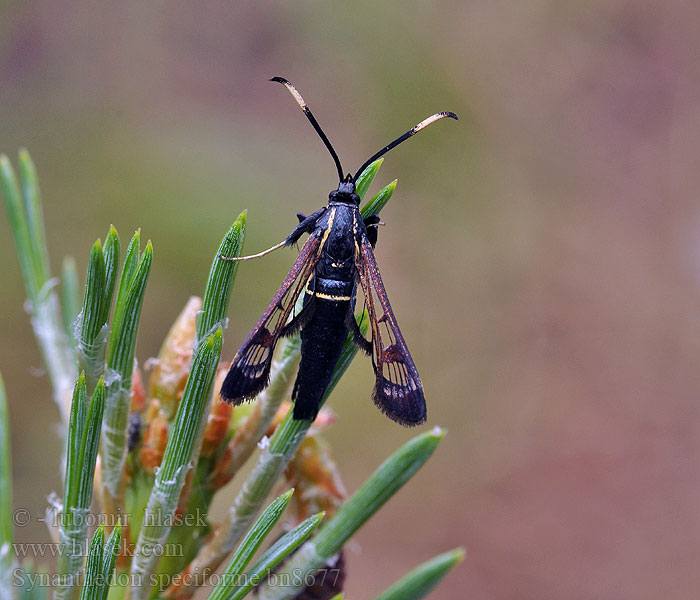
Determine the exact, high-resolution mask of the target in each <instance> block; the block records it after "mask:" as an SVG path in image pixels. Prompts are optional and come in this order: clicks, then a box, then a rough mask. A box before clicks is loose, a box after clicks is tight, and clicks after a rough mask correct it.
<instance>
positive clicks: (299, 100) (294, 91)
mask: <svg viewBox="0 0 700 600" xmlns="http://www.w3.org/2000/svg"><path fill="white" fill-rule="evenodd" d="M270 81H274V82H276V83H281V84H282V85H283V86H284V87H286V88H287V90H288V91H289V93H290V94H291V95H292V97H293V98H294V100H295V101H296V103H297V104H298V105H299V108H301V110H302V111H303V113H304V114H305V115H306V118H307V119H308V120H309V122H310V123H311V125H313V128H314V129H315V130H316V133H318V135H319V137H320V138H321V139H322V140H323V143H324V144H325V145H326V148H328V152H330V153H331V156H332V157H333V162H334V163H335V168H336V169H338V181H343V167H341V166H340V159H339V158H338V155H337V154H336V152H335V150H334V149H333V146H332V144H331V142H330V140H329V139H328V138H327V137H326V134H325V133H323V129H321V126H320V125H319V124H318V121H317V120H316V118H315V117H314V116H313V115H312V114H311V111H310V110H309V107H308V106H307V105H306V102H304V99H303V98H302V97H301V94H300V93H299V92H297V89H296V88H295V87H294V86H293V85H292V84H291V83H289V82H288V81H287V80H286V79H285V78H284V77H273V78H272V79H270Z"/></svg>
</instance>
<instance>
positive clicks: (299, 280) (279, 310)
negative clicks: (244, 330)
mask: <svg viewBox="0 0 700 600" xmlns="http://www.w3.org/2000/svg"><path fill="white" fill-rule="evenodd" d="M319 246H320V240H319V238H318V237H316V236H314V235H312V236H310V237H309V239H308V240H307V241H306V243H305V244H304V246H303V247H302V249H301V251H300V252H299V256H297V259H296V260H295V261H294V264H293V265H292V268H291V269H290V270H289V273H288V274H287V277H285V279H284V281H283V282H282V285H281V286H280V288H279V289H278V290H277V293H276V294H275V296H274V298H273V299H272V302H270V304H269V306H268V307H267V309H266V310H265V312H264V313H263V314H262V316H261V317H260V319H259V320H258V322H257V324H256V325H255V327H253V329H252V331H251V332H250V333H249V334H248V337H247V338H246V340H245V341H244V342H243V345H242V346H241V348H240V349H239V350H238V352H236V355H235V356H234V357H233V361H231V366H230V367H229V372H228V374H227V375H226V378H225V379H224V383H223V385H222V386H221V397H222V398H223V399H224V400H226V401H227V402H232V403H233V404H240V403H241V402H243V400H248V399H251V398H254V397H255V396H257V395H258V394H259V393H260V392H261V391H262V390H263V389H264V388H265V387H266V386H267V384H268V382H269V377H270V367H271V365H272V354H273V352H274V350H275V345H276V344H277V341H278V340H279V338H280V336H281V335H282V334H283V333H284V330H285V326H286V325H287V319H288V318H289V315H290V314H291V312H292V308H293V307H294V304H295V303H296V301H297V298H299V295H300V294H301V292H302V291H303V290H304V287H305V286H306V282H307V281H308V279H309V277H311V274H312V273H313V270H314V267H315V266H316V262H317V261H318V249H319Z"/></svg>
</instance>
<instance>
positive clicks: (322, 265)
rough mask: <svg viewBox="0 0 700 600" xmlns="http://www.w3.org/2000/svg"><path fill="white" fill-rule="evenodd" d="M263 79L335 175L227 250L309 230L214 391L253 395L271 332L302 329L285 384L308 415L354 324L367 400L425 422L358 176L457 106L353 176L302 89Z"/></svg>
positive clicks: (297, 410)
mask: <svg viewBox="0 0 700 600" xmlns="http://www.w3.org/2000/svg"><path fill="white" fill-rule="evenodd" d="M270 81H274V82H277V83H281V84H282V85H284V86H285V87H286V88H287V90H288V91H289V92H290V93H291V94H292V96H293V97H294V99H295V100H296V102H297V104H298V105H299V107H300V108H301V110H302V111H303V112H304V114H305V115H306V117H307V118H308V120H309V121H310V122H311V125H312V126H313V128H314V129H315V130H316V132H317V133H318V135H319V136H320V137H321V139H322V140H323V143H324V144H325V145H326V148H327V149H328V151H329V152H330V154H331V156H332V157H333V161H334V162H335V166H336V168H337V170H338V179H339V183H338V188H337V189H335V190H332V191H331V192H330V194H329V196H328V204H326V206H324V207H323V208H321V209H320V210H318V211H316V212H315V213H313V214H311V215H309V216H308V217H307V216H305V215H303V214H301V213H298V214H297V217H298V219H299V224H298V225H297V226H296V227H295V228H294V230H293V231H292V233H290V234H289V236H287V238H286V239H285V240H284V241H282V242H280V243H279V244H277V245H276V246H273V247H272V248H270V249H268V250H265V251H264V252H261V253H259V254H255V255H252V256H247V257H239V258H236V259H231V260H247V259H251V258H258V257H260V256H264V255H265V254H268V253H269V252H272V251H273V250H276V249H277V248H281V247H283V246H291V245H292V244H295V243H296V242H297V241H299V239H300V238H301V236H302V235H303V234H305V233H306V234H309V238H308V239H307V241H306V242H305V243H304V245H303V247H302V249H301V251H300V252H299V255H298V256H297V259H296V260H295V261H294V264H293V265H292V268H291V269H290V271H289V273H288V274H287V276H286V277H285V279H284V281H283V282H282V285H281V286H280V288H279V290H277V293H276V294H275V296H274V298H273V299H272V302H270V305H269V306H268V307H267V309H266V310H265V312H264V313H263V314H262V316H261V317H260V320H259V321H258V322H257V324H256V325H255V327H253V329H252V331H251V332H250V333H249V334H248V337H247V338H246V340H245V341H244V342H243V345H242V346H241V347H240V349H239V350H238V352H237V353H236V355H235V356H234V358H233V361H232V362H231V366H230V368H229V372H228V375H227V376H226V379H225V380H224V383H223V385H222V387H221V397H222V398H223V399H224V400H226V401H227V402H232V403H234V404H240V403H241V402H243V401H244V400H248V399H252V398H254V397H255V396H257V395H258V393H260V392H261V391H262V390H263V389H264V388H265V387H266V386H267V384H268V383H269V377H270V366H271V364H272V353H273V352H274V349H275V345H276V344H277V341H278V340H279V339H280V337H282V336H287V335H291V334H292V333H295V332H297V331H299V332H300V336H301V362H300V364H299V371H298V374H297V378H296V381H295V383H294V389H293V391H292V400H293V401H294V413H293V417H294V418H295V419H303V420H313V419H314V418H315V417H316V415H317V414H318V410H319V406H320V402H321V398H322V397H323V394H324V392H325V391H326V388H327V387H328V385H329V383H330V380H331V376H332V374H333V370H334V368H335V366H336V363H337V362H338V359H339V357H340V353H341V350H342V347H343V343H344V342H345V339H346V338H347V336H348V334H350V333H351V334H352V338H353V340H354V341H355V343H356V344H357V345H358V346H359V347H360V348H361V349H362V350H364V351H365V352H366V353H367V354H369V355H371V357H372V366H373V368H374V372H375V376H376V383H375V386H374V392H373V394H372V398H373V400H374V403H375V404H376V405H377V406H378V407H379V408H380V410H381V411H382V412H383V413H384V414H385V415H387V416H388V417H389V418H391V419H393V420H394V421H396V422H397V423H400V424H401V425H405V426H409V427H410V426H414V425H418V424H420V423H423V422H424V421H425V419H426V408H425V398H424V397H423V386H422V384H421V380H420V377H419V375H418V371H417V370H416V366H415V365H414V364H413V359H412V358H411V355H410V353H409V351H408V347H407V346H406V342H405V341H404V339H403V335H401V330H400V329H399V325H398V323H397V322H396V318H395V317H394V312H393V311H392V309H391V304H389V298H388V296H387V293H386V290H385V289H384V284H383V283H382V278H381V276H380V274H379V269H378V268H377V263H376V261H375V258H374V251H373V249H374V246H375V244H376V242H377V229H378V225H379V217H378V215H371V216H369V217H367V218H365V219H363V218H362V216H361V214H360V209H359V204H360V197H359V196H358V195H357V193H356V192H355V182H356V181H357V178H358V177H359V176H360V174H361V173H362V172H363V171H364V170H365V169H366V168H367V167H368V166H369V165H370V164H372V163H373V162H374V161H375V160H377V159H378V158H379V157H380V156H383V155H384V154H386V153H387V152H389V150H391V149H392V148H394V147H396V146H398V145H399V144H400V143H401V142H403V141H405V140H407V139H408V138H410V137H411V136H413V135H415V134H416V133H418V132H419V131H420V130H421V129H423V128H425V127H427V126H428V125H430V124H431V123H434V122H435V121H437V120H439V119H442V118H444V117H450V118H452V119H457V115H455V114H454V113H452V112H439V113H437V114H434V115H432V116H430V117H428V118H427V119H425V120H423V121H421V122H420V123H418V124H417V125H416V126H415V127H412V128H411V129H409V130H408V131H407V132H406V133H404V134H403V135H401V136H399V137H398V138H396V139H395V140H394V141H393V142H391V143H390V144H389V145H387V146H385V147H384V148H382V149H381V150H379V151H378V152H377V153H375V154H374V155H373V156H372V157H371V158H369V159H367V161H366V162H365V163H364V164H363V165H362V166H361V167H360V168H359V169H358V170H357V172H356V173H355V175H354V176H353V175H350V174H349V173H348V174H347V175H345V176H344V175H343V169H342V167H341V165H340V160H339V159H338V155H337V154H336V152H335V150H334V149H333V146H332V145H331V143H330V141H329V140H328V138H327V137H326V134H325V133H324V132H323V130H322V129H321V127H320V125H319V124H318V122H317V121H316V119H315V118H314V116H313V115H312V114H311V111H310V110H309V108H308V106H307V105H306V102H304V99H303V98H302V97H301V95H300V94H299V92H298V91H297V90H296V89H295V88H294V86H292V84H290V83H289V82H288V81H287V80H286V79H283V78H282V77H273V78H272V79H271V80H270ZM358 281H359V284H360V287H361V288H362V293H363V296H364V304H365V307H366V309H367V313H368V316H369V321H370V330H371V334H372V338H371V340H367V339H366V338H365V337H364V336H363V335H362V333H361V331H360V329H359V327H358V325H357V323H356V321H355V318H354V314H353V313H354V309H355V299H356V294H357V284H358ZM301 293H304V299H303V308H302V309H301V310H300V311H299V314H296V315H293V316H292V318H291V319H290V315H292V310H293V308H294V305H295V304H296V301H297V299H298V298H299V295H300V294H301Z"/></svg>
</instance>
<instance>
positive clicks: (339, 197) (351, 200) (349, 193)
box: [328, 175, 360, 206]
mask: <svg viewBox="0 0 700 600" xmlns="http://www.w3.org/2000/svg"><path fill="white" fill-rule="evenodd" d="M328 200H329V201H330V202H340V203H342V204H352V205H354V206H359V205H360V197H359V196H358V195H357V194H356V193H355V182H354V181H352V180H351V179H350V176H349V175H348V177H347V178H346V180H345V181H341V182H340V183H339V184H338V189H337V190H333V191H332V192H331V193H330V194H328Z"/></svg>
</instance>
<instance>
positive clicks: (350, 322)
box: [345, 310, 372, 355]
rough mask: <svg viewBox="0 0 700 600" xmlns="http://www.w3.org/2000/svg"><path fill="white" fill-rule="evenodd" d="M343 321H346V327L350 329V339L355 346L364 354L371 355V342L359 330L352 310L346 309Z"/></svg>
mask: <svg viewBox="0 0 700 600" xmlns="http://www.w3.org/2000/svg"><path fill="white" fill-rule="evenodd" d="M345 321H346V323H347V326H348V328H349V329H350V332H351V333H352V341H353V342H355V344H356V345H357V347H358V348H359V349H360V350H362V351H363V352H364V353H365V354H367V355H371V354H372V342H370V341H369V340H368V339H366V338H365V336H364V335H362V331H360V327H359V325H358V324H357V321H356V320H355V315H354V314H353V312H352V310H349V311H348V314H347V315H346V317H345Z"/></svg>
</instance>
